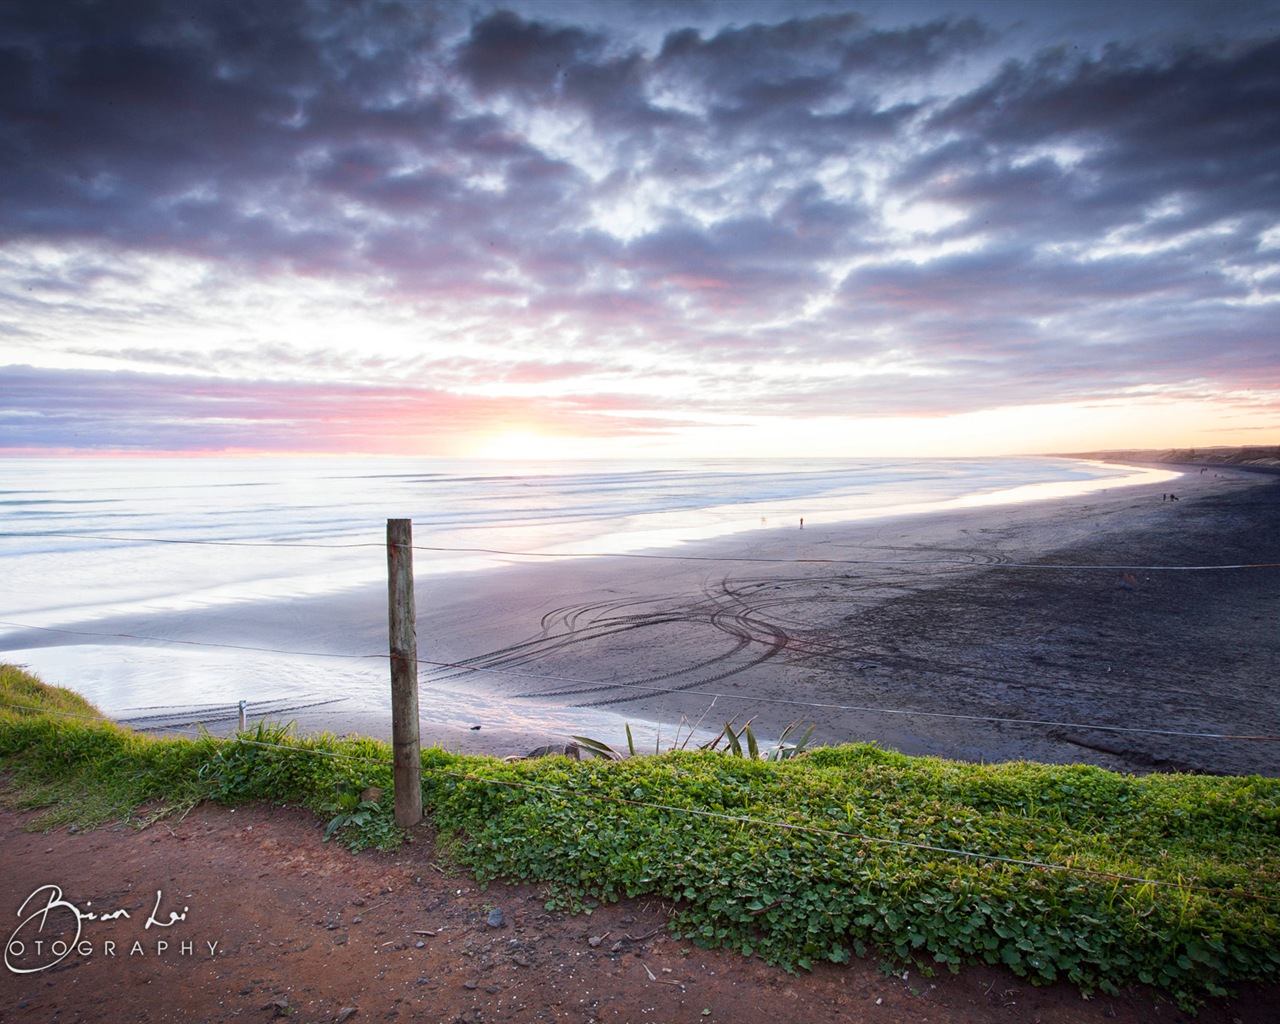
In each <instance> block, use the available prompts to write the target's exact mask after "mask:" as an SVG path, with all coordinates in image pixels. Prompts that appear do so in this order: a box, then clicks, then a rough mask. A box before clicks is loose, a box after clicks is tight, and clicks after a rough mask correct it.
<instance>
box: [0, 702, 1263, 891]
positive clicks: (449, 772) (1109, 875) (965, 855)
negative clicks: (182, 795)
mask: <svg viewBox="0 0 1280 1024" xmlns="http://www.w3.org/2000/svg"><path fill="white" fill-rule="evenodd" d="M0 708H10V709H13V710H21V711H31V712H35V713H42V714H53V715H60V716H63V717H68V718H79V719H84V720H89V721H99V722H111V721H112V720H111V719H109V718H107V717H106V716H102V715H86V714H83V713H80V712H71V711H56V710H50V709H46V708H39V707H35V706H31V705H23V704H13V703H6V702H0ZM204 738H205V739H206V740H207V741H208V742H211V743H216V744H220V745H224V744H244V745H247V746H252V747H260V748H264V749H268V750H278V751H283V752H285V753H288V754H291V755H297V756H313V757H328V758H334V759H337V760H344V761H352V762H358V763H361V764H369V765H375V766H379V767H385V768H394V767H395V765H394V763H393V762H392V761H389V760H386V759H382V758H373V757H365V756H361V755H356V754H347V753H344V752H342V751H334V750H323V749H319V748H316V747H300V746H287V745H285V744H280V743H268V742H266V741H263V740H255V739H251V738H250V737H248V736H244V735H233V736H225V737H218V736H212V735H206V736H205V737H204ZM423 770H424V771H425V772H427V773H429V774H433V775H441V776H445V777H450V778H455V779H458V780H461V781H465V782H475V783H481V784H484V785H498V786H504V787H508V788H512V789H521V790H527V791H534V792H541V793H546V794H550V795H552V796H556V797H560V798H564V799H578V800H582V801H592V800H595V801H600V802H603V803H612V804H617V805H620V806H628V807H638V808H644V809H646V810H652V811H662V812H664V813H668V814H677V815H685V816H688V817H695V818H704V819H710V820H714V821H723V822H726V823H729V824H735V825H749V826H752V827H758V828H772V829H778V830H780V831H785V832H789V833H796V832H799V833H808V834H812V835H820V836H825V837H827V838H829V839H837V840H844V841H848V842H851V843H856V844H859V845H862V846H866V845H873V846H886V847H893V848H897V849H903V850H910V851H912V852H917V853H929V854H937V855H940V856H944V857H952V858H958V859H963V860H971V861H980V862H985V863H992V864H1007V865H1010V866H1013V867H1020V868H1026V869H1029V870H1034V871H1044V872H1050V873H1066V874H1072V875H1079V876H1084V877H1089V878H1097V879H1103V880H1107V881H1115V882H1121V883H1125V884H1129V885H1140V886H1153V887H1158V888H1164V889H1172V890H1175V891H1178V892H1184V893H1185V892H1200V893H1205V894H1209V895H1215V896H1229V897H1233V898H1242V899H1248V900H1253V901H1257V902H1263V903H1280V897H1276V896H1269V895H1267V894H1265V893H1259V892H1253V891H1249V890H1243V889H1222V888H1215V887H1212V886H1203V885H1196V884H1194V883H1192V882H1190V881H1188V880H1186V879H1183V878H1179V879H1178V880H1176V881H1170V880H1168V879H1161V878H1152V877H1146V876H1141V875H1124V874H1118V873H1115V872H1110V871H1101V870H1097V869H1094V868H1088V867H1083V866H1081V865H1078V864H1062V863H1055V862H1051V861H1043V860H1035V859H1031V858H1025V857H1010V856H1007V855H1004V854H995V853H985V852H981V851H974V850H964V849H959V848H955V847H948V846H942V845H938V844H934V843H921V842H912V841H911V840H906V839H894V838H890V837H888V836H875V835H868V834H866V833H860V832H850V831H847V830H844V829H834V828H828V827H824V826H821V825H811V824H800V823H797V822H793V821H775V820H771V819H768V818H754V817H751V816H750V815H741V814H726V813H724V812H722V811H711V810H706V809H703V808H697V807H681V806H677V805H674V804H663V803H656V802H654V801H650V800H641V799H637V798H632V797H621V796H617V795H615V794H611V793H603V792H599V791H592V790H590V789H565V788H564V787H561V786H552V785H548V784H546V783H542V782H533V781H530V780H521V779H510V778H495V777H493V776H488V775H478V774H475V773H474V772H464V771H458V770H456V769H451V768H442V767H439V766H430V767H426V768H424V769H423Z"/></svg>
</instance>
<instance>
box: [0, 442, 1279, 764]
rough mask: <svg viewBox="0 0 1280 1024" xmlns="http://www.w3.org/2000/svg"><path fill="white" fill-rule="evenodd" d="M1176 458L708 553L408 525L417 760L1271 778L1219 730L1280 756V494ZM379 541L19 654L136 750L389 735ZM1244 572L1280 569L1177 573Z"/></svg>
mask: <svg viewBox="0 0 1280 1024" xmlns="http://www.w3.org/2000/svg"><path fill="white" fill-rule="evenodd" d="M1160 468H1162V470H1166V471H1167V470H1170V468H1175V470H1178V471H1179V472H1180V474H1181V475H1180V476H1176V477H1174V476H1172V475H1171V474H1169V472H1166V474H1165V475H1157V476H1152V477H1151V483H1142V484H1137V485H1126V486H1107V488H1106V489H1100V490H1093V492H1092V493H1085V494H1070V493H1068V494H1064V495H1059V497H1048V498H1042V499H1039V500H1007V498H1009V497H1010V494H1009V493H1007V492H1004V493H1002V494H1001V495H1000V497H1002V498H1004V499H1006V500H1005V502H1004V503H988V500H989V499H988V498H986V497H984V495H983V494H980V493H975V494H968V495H964V497H960V498H955V499H950V500H946V502H937V500H933V502H932V503H925V504H922V506H920V507H919V509H918V511H915V513H908V512H906V511H904V509H902V508H897V509H895V511H893V512H892V513H886V515H882V513H879V512H876V511H874V509H872V512H873V513H869V515H867V516H864V517H861V518H852V520H837V518H836V517H835V516H823V515H820V513H818V515H813V513H810V516H809V518H808V521H806V522H805V525H804V527H803V529H801V526H800V522H799V516H795V517H787V518H786V520H783V518H782V517H781V516H778V515H773V516H769V517H763V516H762V517H759V520H751V521H750V529H744V526H742V518H741V516H739V518H737V520H736V526H735V529H733V530H732V531H724V532H721V535H718V536H712V538H704V539H699V538H696V536H695V538H692V539H685V540H682V541H680V543H669V544H667V545H666V547H658V545H652V544H650V545H649V547H644V545H641V544H639V543H634V544H632V545H631V548H627V547H623V550H625V552H627V553H626V554H593V556H590V557H581V552H577V553H576V556H573V557H571V556H568V554H563V553H562V554H559V556H552V557H534V556H527V554H520V556H515V554H513V556H486V558H488V566H489V567H488V568H472V570H471V571H447V572H442V571H439V566H438V564H433V562H431V559H433V558H438V557H439V556H438V553H436V552H431V550H428V548H429V547H430V545H431V544H433V543H434V541H435V539H436V538H435V535H434V534H433V531H431V530H430V529H429V527H426V529H424V527H422V525H420V524H416V527H417V529H416V531H415V544H416V545H422V548H421V549H420V550H417V552H415V558H416V561H419V562H420V564H419V567H417V568H419V573H417V581H416V582H417V585H416V600H417V636H419V658H420V659H421V664H420V690H421V692H420V704H421V736H422V742H424V745H431V744H435V745H440V746H444V748H447V749H451V750H458V751H465V753H486V754H500V755H512V754H515V755H518V754H525V753H527V751H529V750H532V749H534V748H538V746H543V745H545V744H563V742H566V741H568V740H570V739H571V737H572V736H589V737H593V739H598V740H602V741H604V742H607V744H611V745H613V746H614V748H616V749H618V750H626V748H627V736H626V730H627V727H628V726H630V730H631V736H632V740H634V742H635V745H636V749H637V750H640V751H652V750H666V749H668V748H669V746H672V745H676V744H700V742H705V741H708V740H710V739H712V737H714V735H716V733H717V732H718V731H719V730H721V728H723V726H724V724H726V722H731V721H732V722H735V723H736V727H741V726H742V724H745V723H748V722H750V723H751V730H753V732H754V733H755V735H756V737H758V739H759V740H760V741H762V742H774V741H777V740H778V737H780V736H782V733H783V732H785V730H786V728H787V727H788V726H790V724H791V723H799V726H797V728H796V730H795V731H794V732H792V735H791V739H795V737H796V736H797V735H799V733H803V732H804V731H805V730H808V727H809V726H810V724H813V726H814V728H813V733H812V736H810V742H812V744H837V742H851V741H874V742H879V744H881V745H883V746H887V748H892V749H896V750H901V751H904V753H908V754H932V755H940V756H947V758H959V759H965V760H978V762H1002V760H1011V759H1033V760H1041V762H1050V763H1073V762H1085V763H1093V764H1100V765H1103V767H1108V768H1117V769H1124V771H1149V769H1184V771H1203V772H1219V773H1252V772H1260V773H1265V774H1280V750H1277V748H1280V744H1276V742H1274V741H1270V740H1260V739H1224V737H1242V736H1247V737H1256V736H1262V737H1275V736H1280V700H1277V692H1276V689H1277V682H1276V680H1277V678H1280V672H1277V669H1280V639H1277V636H1280V631H1277V630H1275V614H1276V600H1280V570H1277V568H1275V567H1274V566H1275V563H1280V538H1277V531H1276V517H1277V512H1280V500H1277V498H1280V484H1277V477H1276V476H1274V475H1266V474H1263V472H1257V471H1249V470H1244V468H1239V467H1229V466H1211V467H1198V466H1189V467H1188V466H1184V467H1170V466H1167V465H1166V466H1162V467H1160ZM1202 470H1203V471H1202ZM264 479H265V475H264ZM504 486H506V484H504ZM558 486H559V485H558ZM566 486H567V485H566ZM1171 492H1172V493H1176V497H1178V500H1170V499H1167V495H1169V494H1170V493H1171ZM1037 493H1043V492H1037ZM1015 497H1016V495H1015ZM238 500H239V499H238ZM225 515H227V513H221V516H223V520H225ZM362 515H365V516H371V515H372V512H371V511H370V512H367V513H362ZM172 518H173V516H172V515H170V513H165V521H169V520H172ZM233 525H234V524H233ZM236 529H241V527H239V526H236ZM253 529H259V527H253ZM247 531H248V527H246V532H247ZM104 532H106V531H104ZM147 532H151V530H147ZM694 532H696V531H694ZM686 536H687V535H686ZM613 539H614V540H616V539H617V536H614V538H613ZM626 539H627V538H623V540H626ZM374 540H375V543H372V544H365V545H356V547H357V548H358V549H357V550H356V552H355V554H356V556H358V558H360V559H361V564H365V563H367V564H369V566H370V567H372V568H374V572H370V573H369V579H367V580H365V581H361V580H360V579H353V580H352V581H351V582H349V585H342V586H334V588H332V589H329V590H325V589H324V588H312V585H311V581H312V580H324V579H325V576H324V573H325V570H324V564H325V563H323V562H317V563H316V566H315V567H314V568H308V570H307V572H308V573H310V575H308V576H306V577H300V579H297V580H289V579H287V577H282V576H279V575H278V571H276V570H275V568H274V563H271V562H270V559H273V558H275V559H279V558H280V557H284V556H288V554H289V553H291V552H294V550H298V552H300V556H303V557H308V558H310V557H312V556H314V557H315V558H328V557H329V554H330V552H329V549H319V550H315V552H312V550H311V549H308V548H306V547H305V545H303V548H301V549H298V548H285V549H284V550H283V552H274V550H270V549H266V550H264V549H262V548H260V547H247V548H236V547H232V548H196V549H195V554H193V556H187V554H184V552H186V550H187V549H186V548H180V550H179V554H182V556H183V557H184V558H191V559H193V558H195V557H197V556H198V557H201V558H205V559H207V561H210V562H211V563H212V566H211V568H209V570H204V563H198V564H200V567H201V568H202V571H207V572H209V573H210V577H211V579H215V580H216V579H219V577H218V575H216V573H218V572H221V571H224V567H223V564H221V563H224V562H225V561H227V559H228V558H241V559H243V562H244V564H246V566H255V564H257V563H259V562H261V563H264V564H268V566H269V568H270V573H276V575H270V573H269V575H268V576H265V577H264V579H265V580H266V582H264V584H261V589H262V594H261V595H259V598H257V599H255V600H243V599H239V595H237V599H230V600H220V599H214V598H210V596H209V593H210V591H207V590H206V591H198V593H196V594H195V595H193V596H188V595H184V594H179V595H178V596H177V598H175V599H163V600H161V599H160V598H150V599H147V600H138V602H134V603H133V604H128V605H123V604H122V605H120V609H119V611H118V612H114V613H113V611H111V605H110V604H101V605H99V607H96V608H93V609H90V608H88V607H86V608H84V609H83V611H82V609H78V608H76V607H69V608H67V609H65V611H59V609H58V608H52V611H49V612H47V613H46V616H47V617H46V620H45V622H47V623H49V626H52V627H54V628H10V630H9V631H8V632H6V634H5V635H4V641H5V650H6V653H5V654H4V655H3V657H4V658H5V659H6V660H12V662H18V663H22V664H31V666H32V667H33V669H35V671H37V672H40V675H41V676H42V677H44V678H45V680H46V681H47V682H52V684H56V685H63V686H70V687H72V689H76V690H78V691H79V692H82V694H84V695H87V696H90V699H92V700H95V701H96V703H97V704H99V707H101V708H102V709H104V710H105V712H106V713H108V714H110V716H113V717H115V718H118V719H119V721H123V722H125V723H128V724H131V726H133V727H137V728H146V730H152V731H156V732H166V733H186V735H191V733H193V732H196V731H198V730H200V728H209V730H210V731H212V732H215V733H227V732H229V731H232V730H234V728H236V726H237V719H238V714H237V707H236V705H237V701H238V699H244V700H246V701H247V707H246V713H247V718H248V721H250V722H251V723H256V722H260V721H268V722H292V723H293V727H294V728H296V731H298V732H320V731H329V732H335V733H339V735H346V733H365V735H372V736H378V737H383V739H387V737H389V735H390V714H389V681H388V668H387V588H385V581H384V580H378V572H376V563H378V561H380V558H381V556H380V552H379V550H378V544H376V539H374ZM630 540H632V541H635V538H634V536H632V538H630ZM67 543H79V541H67ZM104 543H105V541H104ZM603 547H605V549H609V548H612V545H611V544H604V545H603ZM366 548H367V550H365V549H366ZM173 549H174V545H155V544H152V545H145V547H137V545H127V544H118V545H116V547H114V548H104V549H102V550H101V552H99V553H95V554H93V558H97V559H102V558H115V559H118V562H119V564H120V566H122V570H120V571H119V572H115V573H113V575H110V576H105V577H101V579H102V580H104V581H106V582H104V585H102V586H104V594H106V595H108V599H109V600H114V591H113V590H111V588H110V586H109V585H108V584H109V582H114V581H116V580H118V581H119V582H118V584H116V586H118V588H119V586H125V585H136V584H132V582H131V577H128V576H125V575H124V568H128V567H131V566H132V564H138V566H141V567H142V568H141V570H140V572H147V571H150V570H147V566H148V564H152V562H154V559H157V558H164V557H169V554H170V552H172V550H173ZM549 549H550V550H554V545H552V547H550V548H545V547H543V548H535V550H549ZM156 552H157V553H156ZM205 552H209V554H207V556H206V554H204V553H205ZM224 552H225V553H227V554H225V556H224ZM339 554H346V553H344V552H339ZM448 557H451V558H456V557H457V554H456V553H451V554H449V556H448ZM148 559H152V561H151V562H148ZM58 564H61V563H58ZM90 564H91V566H92V562H90ZM343 564H346V563H343ZM1234 564H1270V566H1271V567H1266V568H1188V567H1211V566H1234ZM183 566H186V563H182V566H179V567H183ZM343 571H346V570H343ZM366 571H367V570H366ZM152 575H155V573H152ZM352 576H355V573H352ZM93 579H99V576H95V577H93ZM147 579H150V577H147ZM156 579H160V577H159V576H156ZM375 580H378V581H376V582H375ZM136 586H138V588H140V589H141V585H136ZM316 590H319V591H320V593H316ZM63 593H77V594H78V593H79V590H78V589H77V588H74V586H70V585H64V586H63ZM215 596H216V595H215ZM58 600H61V598H58ZM52 604H54V602H52V600H51V602H50V607H52ZM33 614H36V613H35V612H31V613H23V620H31V617H32V616H33ZM9 652H13V653H9ZM148 681H150V682H148ZM695 727H696V728H695Z"/></svg>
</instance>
